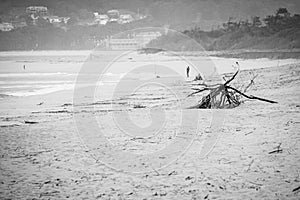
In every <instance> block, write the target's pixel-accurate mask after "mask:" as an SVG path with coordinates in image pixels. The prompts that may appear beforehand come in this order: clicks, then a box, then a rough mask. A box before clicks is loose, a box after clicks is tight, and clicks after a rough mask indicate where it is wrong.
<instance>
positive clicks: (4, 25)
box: [0, 22, 14, 32]
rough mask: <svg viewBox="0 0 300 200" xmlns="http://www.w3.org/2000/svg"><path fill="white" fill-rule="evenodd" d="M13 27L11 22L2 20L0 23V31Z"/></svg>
mask: <svg viewBox="0 0 300 200" xmlns="http://www.w3.org/2000/svg"><path fill="white" fill-rule="evenodd" d="M13 29H14V26H13V25H12V23H8V22H4V23H0V31H5V32H6V31H11V30H13Z"/></svg>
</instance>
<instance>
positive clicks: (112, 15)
mask: <svg viewBox="0 0 300 200" xmlns="http://www.w3.org/2000/svg"><path fill="white" fill-rule="evenodd" d="M107 16H108V17H109V22H118V20H119V17H120V13H119V11H118V10H109V11H107Z"/></svg>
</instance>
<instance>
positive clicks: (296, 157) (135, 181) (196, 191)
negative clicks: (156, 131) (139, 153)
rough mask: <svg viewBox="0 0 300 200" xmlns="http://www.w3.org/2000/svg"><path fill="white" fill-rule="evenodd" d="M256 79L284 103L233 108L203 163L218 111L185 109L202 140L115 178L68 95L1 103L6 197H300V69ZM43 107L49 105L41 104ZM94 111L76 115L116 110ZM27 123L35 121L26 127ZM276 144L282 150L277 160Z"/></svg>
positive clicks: (104, 116) (259, 89) (261, 89)
mask: <svg viewBox="0 0 300 200" xmlns="http://www.w3.org/2000/svg"><path fill="white" fill-rule="evenodd" d="M242 73H246V72H242ZM255 73H257V74H259V76H258V77H257V79H256V80H255V83H256V84H255V87H254V88H253V90H252V91H251V94H253V95H257V96H261V97H265V98H269V99H272V100H276V101H278V102H279V103H278V104H267V103H264V102H260V101H246V102H245V103H244V104H242V105H241V106H239V107H237V108H235V109H230V110H226V111H225V112H226V118H225V122H224V125H223V127H222V129H221V132H220V138H219V140H218V142H217V144H216V146H215V148H214V149H213V150H212V152H211V153H210V154H209V155H208V156H207V157H205V158H204V159H200V158H199V153H200V150H201V145H202V142H203V137H202V136H203V135H208V134H210V131H209V129H208V127H209V123H210V120H211V112H212V111H209V110H184V112H187V113H189V112H190V113H191V116H192V113H193V112H197V113H199V114H200V116H201V120H200V121H201V123H200V124H201V126H200V131H199V132H201V134H203V135H202V136H199V137H197V139H196V140H195V142H194V144H193V145H192V146H191V148H190V149H189V150H188V151H187V152H186V153H185V154H184V156H183V157H181V158H180V159H178V160H177V161H175V162H173V163H172V164H171V165H169V166H168V167H165V168H163V169H161V170H155V169H153V170H152V171H151V172H149V173H143V174H130V173H123V172H117V171H115V170H113V169H111V168H109V167H107V166H105V165H103V164H101V163H100V162H96V160H95V159H93V158H92V157H91V156H90V154H89V150H87V149H84V148H82V145H81V142H80V140H79V138H78V137H77V136H76V125H75V122H74V119H73V116H74V112H73V108H72V106H70V105H67V104H66V105H64V106H62V105H63V104H65V103H70V102H72V92H71V91H64V92H57V93H52V94H48V95H42V96H32V97H20V98H7V99H1V106H2V109H1V119H2V121H4V120H6V121H7V123H4V122H3V123H2V124H1V125H2V127H1V129H0V168H1V171H0V173H1V174H0V198H1V199H67V198H69V199H299V198H300V190H297V191H293V189H295V188H297V187H299V186H300V170H299V169H300V149H299V147H300V145H299V144H300V135H299V130H300V101H299V100H300V67H299V65H288V66H279V67H274V68H265V69H256V70H255ZM188 88H189V86H182V89H181V90H182V93H184V94H187V93H188V92H190V91H189V90H188ZM40 102H45V103H44V104H43V105H41V106H38V105H37V104H38V103H40ZM187 105H188V103H187ZM93 108H94V105H88V104H86V105H85V106H82V107H81V108H80V109H79V115H81V116H82V117H90V116H93V115H97V117H99V118H100V119H101V120H104V121H105V120H108V119H109V115H111V112H100V111H99V112H94V111H93ZM140 109H141V110H143V109H144V108H140ZM100 110H101V109H100ZM122 112H130V113H131V114H132V115H133V117H134V115H140V114H141V113H140V112H136V110H131V111H128V110H127V111H120V112H118V114H122ZM167 112H172V108H171V109H169V110H168V111H167ZM216 112H220V111H218V110H217V111H216ZM170 116H174V117H175V115H170ZM136 119H140V120H143V119H142V118H140V117H139V116H138V117H136ZM26 120H27V121H31V122H38V123H36V124H25V123H24V121H26ZM193 125H194V121H193V119H190V121H189V123H186V124H182V125H181V126H182V127H183V132H184V133H185V134H186V136H187V137H189V136H190V135H191V133H190V132H189V131H190V129H191V126H193ZM86 126H87V128H88V127H89V124H86ZM172 128H173V129H175V127H173V126H169V127H168V129H167V130H168V131H172ZM111 131H114V130H111ZM115 131H117V130H115ZM160 139H161V138H160ZM164 140H168V138H164ZM117 142H118V141H117ZM129 142H130V141H126V140H125V141H122V143H120V144H123V147H124V149H125V150H130V149H126V148H129V147H130V148H131V147H132V146H130V145H128V144H127V143H129ZM147 142H149V141H147V140H146V141H145V143H147ZM118 144H119V143H118ZM279 144H281V145H280V149H282V151H280V152H278V153H271V154H270V153H269V152H272V151H273V150H276V147H277V146H278V145H279ZM161 159H165V158H161Z"/></svg>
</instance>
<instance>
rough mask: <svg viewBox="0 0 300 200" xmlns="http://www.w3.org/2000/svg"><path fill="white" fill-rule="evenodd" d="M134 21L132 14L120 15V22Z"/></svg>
mask: <svg viewBox="0 0 300 200" xmlns="http://www.w3.org/2000/svg"><path fill="white" fill-rule="evenodd" d="M132 21H134V19H133V17H132V16H131V15H130V14H124V15H120V18H119V20H118V23H119V24H126V23H130V22H132Z"/></svg>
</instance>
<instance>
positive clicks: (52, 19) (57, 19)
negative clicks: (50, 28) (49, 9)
mask: <svg viewBox="0 0 300 200" xmlns="http://www.w3.org/2000/svg"><path fill="white" fill-rule="evenodd" d="M43 18H44V19H45V20H48V21H49V22H50V23H51V24H55V23H61V22H63V23H65V24H66V23H68V21H69V19H70V17H58V16H45V17H43Z"/></svg>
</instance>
